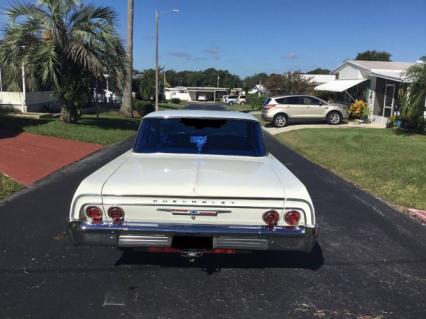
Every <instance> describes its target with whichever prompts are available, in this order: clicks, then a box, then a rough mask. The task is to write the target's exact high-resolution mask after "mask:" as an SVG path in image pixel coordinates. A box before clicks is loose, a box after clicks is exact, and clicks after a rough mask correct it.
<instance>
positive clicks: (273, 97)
mask: <svg viewBox="0 0 426 319" xmlns="http://www.w3.org/2000/svg"><path fill="white" fill-rule="evenodd" d="M293 96H309V97H314V98H317V99H318V97H316V96H313V95H310V94H289V95H277V96H271V99H279V98H283V97H293Z"/></svg>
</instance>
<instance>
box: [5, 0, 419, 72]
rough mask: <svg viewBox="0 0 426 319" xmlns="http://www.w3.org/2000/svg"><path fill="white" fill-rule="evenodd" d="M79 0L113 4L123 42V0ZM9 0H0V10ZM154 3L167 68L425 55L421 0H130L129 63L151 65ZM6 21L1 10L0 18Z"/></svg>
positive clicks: (264, 66)
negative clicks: (380, 53)
mask: <svg viewBox="0 0 426 319" xmlns="http://www.w3.org/2000/svg"><path fill="white" fill-rule="evenodd" d="M27 1H30V2H35V0H27ZM82 1H83V2H86V3H93V4H96V5H103V6H110V7H112V8H113V9H114V10H115V11H116V12H117V14H118V25H117V28H118V32H119V35H120V37H121V38H122V40H123V43H124V44H125V45H126V39H127V33H126V32H127V1H126V0H82ZM11 2H12V0H0V8H2V9H1V10H2V11H4V10H3V8H5V7H7V6H8V4H10V3H11ZM172 9H179V10H180V11H181V12H180V13H179V14H175V13H171V12H170V11H171V10H172ZM155 10H159V11H160V12H161V16H160V64H161V65H162V66H165V68H166V69H175V70H179V71H180V70H201V69H206V68H209V67H214V68H219V69H228V70H229V71H230V72H232V73H236V74H238V75H240V76H242V77H244V76H247V75H251V74H254V73H258V72H266V73H272V72H274V73H283V72H287V71H294V70H301V71H309V70H311V69H314V68H317V67H321V68H328V69H334V68H335V67H337V66H338V65H339V64H340V63H342V62H343V61H344V60H346V59H349V58H354V57H355V56H356V54H357V53H358V52H361V51H365V50H369V49H370V50H384V51H388V52H390V53H391V54H392V57H391V58H392V60H394V61H415V60H417V59H418V58H419V57H421V56H423V55H425V54H426V0H356V1H355V0H257V1H253V0H135V23H134V67H135V68H136V69H145V68H152V67H154V65H155V37H154V35H155V23H154V21H155V20H154V17H155ZM6 21H7V19H6V17H5V16H4V15H1V16H0V25H3V24H4V23H5V22H6Z"/></svg>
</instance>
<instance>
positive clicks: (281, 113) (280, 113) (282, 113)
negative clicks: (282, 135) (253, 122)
mask: <svg viewBox="0 0 426 319" xmlns="http://www.w3.org/2000/svg"><path fill="white" fill-rule="evenodd" d="M278 115H284V116H285V117H286V118H287V119H288V115H287V114H286V113H284V112H279V113H277V114H275V115H274V118H275V117H276V116H278Z"/></svg>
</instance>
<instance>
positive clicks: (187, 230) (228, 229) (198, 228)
mask: <svg viewBox="0 0 426 319" xmlns="http://www.w3.org/2000/svg"><path fill="white" fill-rule="evenodd" d="M71 223H77V224H79V226H80V228H81V229H82V230H85V231H113V232H120V231H125V232H127V233H131V232H147V233H162V234H174V233H179V234H194V235H196V234H202V235H206V234H208V235H219V234H240V235H241V234H242V235H244V234H245V235H270V236H290V237H301V236H304V235H305V233H306V229H307V228H305V227H285V226H276V227H273V228H269V227H266V226H243V225H224V226H216V225H214V226H213V225H205V224H197V225H194V224H192V225H188V224H150V223H145V224H138V223H124V224H114V223H106V222H104V223H102V224H89V223H84V222H78V221H74V222H71Z"/></svg>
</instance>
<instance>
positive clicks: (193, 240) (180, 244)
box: [172, 236, 213, 250]
mask: <svg viewBox="0 0 426 319" xmlns="http://www.w3.org/2000/svg"><path fill="white" fill-rule="evenodd" d="M172 248H174V249H181V250H186V249H199V250H211V249H213V238H212V237H200V236H173V240H172Z"/></svg>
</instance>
